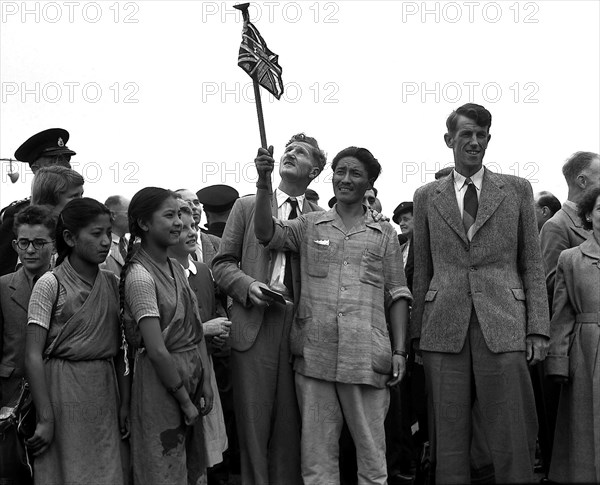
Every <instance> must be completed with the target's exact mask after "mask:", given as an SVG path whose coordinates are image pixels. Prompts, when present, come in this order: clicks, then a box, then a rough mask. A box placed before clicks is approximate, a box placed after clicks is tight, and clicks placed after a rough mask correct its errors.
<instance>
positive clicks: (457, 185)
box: [454, 166, 484, 218]
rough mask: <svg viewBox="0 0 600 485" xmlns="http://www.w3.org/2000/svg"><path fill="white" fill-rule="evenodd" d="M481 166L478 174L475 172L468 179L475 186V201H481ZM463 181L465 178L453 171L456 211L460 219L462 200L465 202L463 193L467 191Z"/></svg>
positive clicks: (482, 170) (462, 208)
mask: <svg viewBox="0 0 600 485" xmlns="http://www.w3.org/2000/svg"><path fill="white" fill-rule="evenodd" d="M483 172H484V169H483V166H482V167H481V168H480V169H479V171H478V172H475V173H474V174H473V175H471V177H470V179H471V181H472V182H473V185H475V188H476V189H477V200H480V199H481V186H482V184H483ZM465 180H467V177H465V176H464V175H461V174H460V173H458V172H457V171H456V170H454V193H455V194H456V202H458V210H459V213H460V217H461V218H462V216H463V210H464V200H465V192H466V191H467V186H466V185H465Z"/></svg>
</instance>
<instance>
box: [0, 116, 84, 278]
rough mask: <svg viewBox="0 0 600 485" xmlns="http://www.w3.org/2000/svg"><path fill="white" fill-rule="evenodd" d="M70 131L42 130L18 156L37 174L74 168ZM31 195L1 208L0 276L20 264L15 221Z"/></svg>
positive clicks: (24, 146) (21, 148)
mask: <svg viewBox="0 0 600 485" xmlns="http://www.w3.org/2000/svg"><path fill="white" fill-rule="evenodd" d="M67 141H69V132H68V131H67V130H64V129H62V128H50V129H48V130H44V131H41V132H39V133H37V134H35V135H33V136H32V137H31V138H29V139H28V140H27V141H26V142H25V143H23V144H22V145H21V146H20V147H19V148H17V151H16V152H15V158H16V159H17V160H18V161H20V162H23V163H28V164H29V167H30V168H31V171H32V172H33V174H34V175H35V174H36V173H37V171H38V170H39V169H40V168H42V167H47V166H50V165H62V166H64V167H67V168H71V164H70V163H69V162H70V160H71V157H72V156H73V155H75V152H74V151H73V150H71V149H70V148H68V147H67V145H66V143H67ZM30 199H31V197H27V198H26V199H21V200H17V201H15V202H12V203H11V204H10V205H8V206H7V207H5V208H4V209H2V211H0V223H1V226H0V255H1V256H0V276H2V275H5V274H8V273H12V272H13V271H14V270H15V266H16V264H17V253H16V252H15V251H14V249H13V248H12V244H11V241H12V240H13V238H14V234H13V221H14V217H15V215H16V214H17V212H19V211H21V210H23V209H24V208H25V207H27V206H29V201H30Z"/></svg>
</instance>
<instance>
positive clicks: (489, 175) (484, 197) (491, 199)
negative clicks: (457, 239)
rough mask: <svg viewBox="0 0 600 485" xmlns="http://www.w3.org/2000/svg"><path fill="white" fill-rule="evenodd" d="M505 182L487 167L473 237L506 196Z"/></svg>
mask: <svg viewBox="0 0 600 485" xmlns="http://www.w3.org/2000/svg"><path fill="white" fill-rule="evenodd" d="M502 187H504V182H503V181H502V179H501V178H500V177H497V176H496V174H495V173H493V172H490V171H489V170H488V169H487V168H486V169H485V172H484V175H483V183H482V184H481V197H480V199H479V209H478V210H477V218H476V219H475V229H474V231H473V237H475V234H477V231H479V229H480V228H481V226H483V225H484V224H485V223H486V222H487V220H488V219H489V218H490V217H491V216H492V214H493V213H494V212H496V209H498V206H499V205H500V203H501V202H502V201H503V200H504V198H505V197H506V193H505V192H504V190H502Z"/></svg>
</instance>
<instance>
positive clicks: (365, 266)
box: [359, 248, 383, 288]
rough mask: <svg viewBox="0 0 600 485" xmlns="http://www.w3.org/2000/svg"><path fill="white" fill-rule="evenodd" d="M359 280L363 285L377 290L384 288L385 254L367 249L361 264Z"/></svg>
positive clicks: (373, 249)
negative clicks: (371, 286) (365, 284)
mask: <svg viewBox="0 0 600 485" xmlns="http://www.w3.org/2000/svg"><path fill="white" fill-rule="evenodd" d="M359 279H360V281H361V282H362V283H367V284H369V285H373V286H375V287H377V288H381V287H382V286H383V252H382V251H381V250H380V249H375V248H371V249H365V250H364V251H363V256H362V260H361V262H360V273H359Z"/></svg>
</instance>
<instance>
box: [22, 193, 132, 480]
mask: <svg viewBox="0 0 600 485" xmlns="http://www.w3.org/2000/svg"><path fill="white" fill-rule="evenodd" d="M110 231H111V221H110V211H109V210H108V209H107V208H106V207H105V206H104V205H102V204H101V203H100V202H98V201H96V200H93V199H89V198H86V199H76V200H72V201H71V202H69V203H68V204H67V205H66V206H65V208H64V209H63V211H62V212H61V214H60V216H59V218H58V224H57V227H56V249H57V252H58V259H57V264H56V267H55V268H54V270H53V272H51V273H46V274H45V275H43V276H42V277H41V278H40V279H39V281H38V282H37V284H36V285H35V287H34V289H33V292H32V295H31V299H30V303H29V312H28V331H27V338H26V347H25V368H26V372H27V377H28V379H29V383H30V385H31V393H32V395H33V400H34V403H35V406H36V410H37V426H36V429H35V433H34V435H33V436H32V437H31V438H30V439H29V440H27V445H28V446H29V448H30V449H31V451H32V452H33V454H34V456H35V457H36V459H35V461H34V480H35V483H36V485H37V484H40V485H45V484H52V485H54V484H59V483H61V484H67V483H93V484H106V485H115V484H119V485H120V484H122V483H123V474H122V471H121V457H120V452H119V440H120V436H119V426H120V428H121V433H122V434H123V435H125V434H126V433H127V415H128V407H129V402H128V400H129V394H128V393H129V390H128V389H129V385H128V378H126V377H124V375H123V374H124V373H123V371H122V368H121V367H122V363H123V358H122V356H119V355H118V354H119V340H120V339H119V337H120V332H119V306H118V286H117V284H118V283H117V279H116V278H115V276H114V275H113V274H111V273H109V272H106V271H102V270H100V269H99V268H98V265H99V264H100V263H101V262H102V261H104V259H105V258H106V255H107V254H108V250H109V249H110V242H111V239H110ZM115 368H116V372H115ZM115 374H116V375H115ZM117 384H118V389H117ZM119 396H121V399H119ZM119 401H120V402H119Z"/></svg>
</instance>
